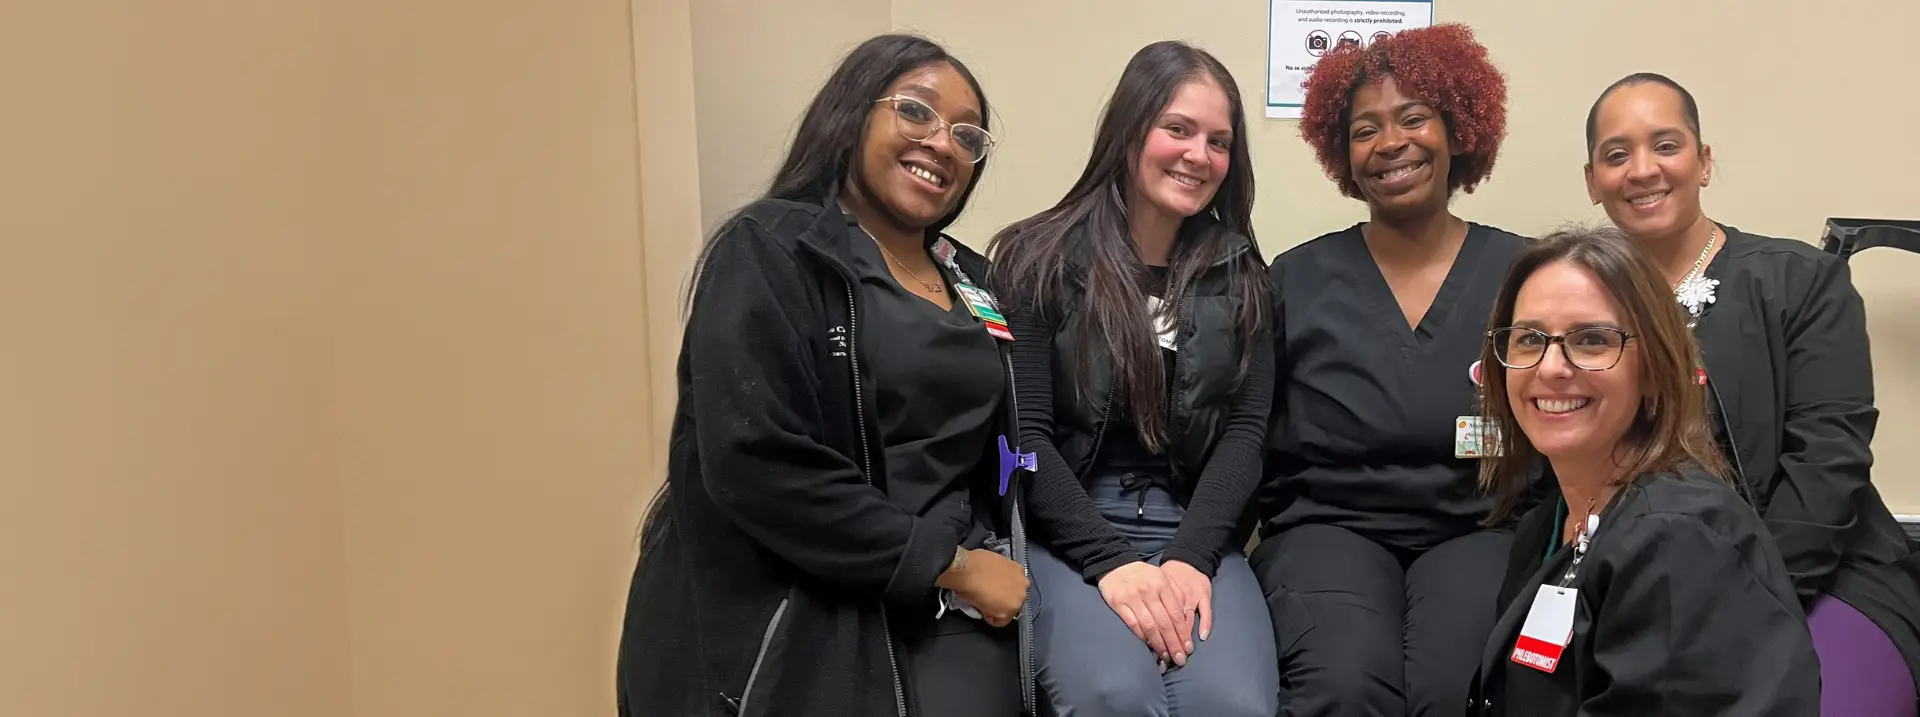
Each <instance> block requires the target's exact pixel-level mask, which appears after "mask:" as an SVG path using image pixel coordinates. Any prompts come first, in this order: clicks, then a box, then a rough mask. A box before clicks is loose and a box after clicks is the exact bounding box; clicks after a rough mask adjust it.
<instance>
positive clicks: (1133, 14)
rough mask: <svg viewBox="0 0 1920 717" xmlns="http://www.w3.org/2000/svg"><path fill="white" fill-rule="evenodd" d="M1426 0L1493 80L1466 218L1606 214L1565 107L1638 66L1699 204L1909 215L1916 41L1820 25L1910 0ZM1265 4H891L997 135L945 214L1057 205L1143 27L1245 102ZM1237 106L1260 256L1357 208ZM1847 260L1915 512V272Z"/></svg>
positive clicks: (1718, 209)
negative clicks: (1700, 138)
mask: <svg viewBox="0 0 1920 717" xmlns="http://www.w3.org/2000/svg"><path fill="white" fill-rule="evenodd" d="M1435 12H1436V14H1437V18H1436V19H1437V21H1440V22H1464V23H1466V24H1468V25H1471V26H1472V27H1473V28H1474V29H1475V30H1476V32H1477V33H1478V35H1479V37H1480V39H1481V41H1482V42H1483V43H1485V44H1486V45H1487V46H1488V47H1489V48H1490V49H1491V51H1492V53H1493V55H1494V57H1495V61H1496V62H1498V63H1499V64H1500V66H1501V67H1502V69H1504V70H1505V71H1506V72H1507V73H1508V75H1509V78H1510V88H1511V94H1512V98H1511V117H1510V120H1509V139H1508V141H1507V143H1506V145H1505V147H1504V150H1503V152H1502V154H1501V160H1500V164H1499V165H1498V167H1497V169H1496V171H1495V173H1494V177H1493V180H1492V181H1491V182H1490V183H1488V184H1486V185H1485V186H1483V187H1482V188H1481V189H1480V191H1479V192H1477V193H1476V194H1474V195H1471V196H1467V197H1464V198H1462V199H1461V200H1459V202H1458V205H1457V209H1458V211H1459V212H1460V213H1461V214H1462V215H1464V216H1466V217H1468V218H1470V219H1474V220H1476V221H1481V222H1485V223H1490V224H1494V225H1498V226H1501V227H1504V228H1506V229H1509V230H1512V231H1516V232H1521V233H1539V232H1543V231H1545V230H1548V229H1551V228H1553V227H1554V226H1555V225H1557V224H1559V223H1561V222H1564V221H1567V220H1598V219H1604V215H1603V214H1602V213H1600V212H1599V211H1598V210H1597V209H1595V208H1593V207H1590V206H1589V205H1588V204H1587V201H1586V195H1585V190H1584V188H1583V185H1582V183H1581V174H1580V167H1581V163H1582V162H1583V160H1584V154H1585V152H1584V150H1585V147H1584V144H1583V142H1584V140H1583V138H1582V132H1583V123H1584V121H1585V115H1586V111H1587V107H1588V105H1589V104H1590V103H1591V102H1592V101H1593V97H1594V96H1595V95H1596V94H1598V92H1599V91H1600V90H1601V89H1603V88H1604V87H1605V86H1606V85H1607V84H1608V83H1610V82H1612V81H1613V80H1615V79H1618V78H1619V77H1621V76H1623V75H1626V74H1628V73H1631V72H1635V71H1641V70H1653V71H1659V72H1663V73H1666V74H1669V75H1671V76H1673V77H1675V78H1676V79H1678V80H1680V81H1681V82H1682V83H1685V84H1687V85H1688V86H1689V89H1692V90H1693V91H1694V93H1695V95H1696V96H1697V97H1698V99H1699V101H1700V103H1701V106H1702V112H1703V115H1704V117H1703V120H1704V123H1705V128H1704V129H1705V134H1706V138H1707V140H1708V141H1709V142H1711V143H1713V144H1714V145H1715V152H1716V155H1715V156H1717V157H1718V158H1719V159H1720V162H1721V166H1720V169H1719V171H1718V172H1717V173H1716V175H1715V179H1716V181H1715V182H1714V186H1713V188H1712V189H1711V190H1709V191H1708V194H1707V199H1706V201H1707V202H1708V210H1709V212H1710V213H1711V214H1712V216H1714V217H1715V218H1716V219H1719V220H1721V221H1724V222H1727V223H1730V224H1733V225H1735V226H1738V227H1740V228H1742V229H1746V230H1749V231H1756V232H1761V233H1768V234H1774V235H1778V236H1788V237H1797V238H1800V239H1804V240H1808V241H1818V238H1819V237H1818V234H1819V232H1820V231H1821V227H1822V226H1823V223H1824V221H1825V219H1826V218H1827V217H1829V216H1865V217H1904V218H1910V219H1920V181H1916V180H1915V179H1914V178H1913V175H1912V172H1911V171H1910V170H1909V169H1908V168H1909V167H1911V166H1914V165H1916V164H1920V145H1916V144H1914V143H1912V142H1906V141H1902V140H1897V139H1892V137H1893V135H1890V134H1888V131H1887V130H1886V129H1884V128H1885V126H1886V125H1885V123H1886V122H1887V121H1889V120H1888V118H1893V117H1902V116H1907V115H1911V114H1913V113H1915V112H1920V100H1916V99H1915V98H1913V97H1912V96H1911V94H1910V93H1903V92H1900V91H1897V90H1894V89H1892V88H1894V87H1896V86H1899V85H1900V83H1901V82H1902V80H1901V79H1900V78H1901V77H1902V69H1901V68H1909V67H1915V66H1920V47H1916V46H1914V45H1912V44H1903V43H1895V42H1892V41H1890V40H1887V39H1879V40H1877V41H1865V42H1856V41H1843V40H1840V39H1838V38H1841V37H1843V36H1847V33H1849V32H1851V31H1849V30H1843V29H1842V28H1852V27H1862V26H1863V25H1862V23H1866V25H1865V26H1871V27H1904V26H1909V25H1913V24H1915V23H1920V6H1916V5H1914V4H1913V3H1908V2H1900V1H1898V0H1840V1H1836V2H1826V3H1799V2H1784V1H1770V2H1762V3H1738V4H1730V3H1674V2H1669V1H1667V0H1620V1H1619V2H1608V3H1515V2H1506V1H1497V0H1439V3H1438V4H1437V5H1436V10H1435ZM1726 12H1738V13H1739V14H1738V16H1737V17H1738V21H1739V23H1740V24H1742V25H1745V27H1740V26H1737V25H1736V24H1735V23H1734V22H1732V19H1733V18H1734V17H1735V16H1732V15H1721V14H1719V13H1726ZM1266 19H1267V4H1266V3H1265V2H1261V1H1258V0H1245V1H1241V2H1222V3H1202V4H1199V5H1198V6H1180V7H1179V8H1178V9H1174V8H1172V7H1170V6H1168V5H1167V4H1165V3H1160V2H1149V1H1148V0H1117V1H1116V0H1101V1H1098V2H1096V1H1094V0H1060V1H1056V2H1045V3H1036V2H1031V1H1029V0H980V1H978V2H969V3H954V2H949V1H947V0H894V3H893V20H894V23H895V25H896V26H899V27H910V28H918V29H921V30H924V31H927V32H928V33H929V34H930V35H932V36H934V37H935V38H936V39H939V40H942V41H943V42H945V43H946V44H947V45H948V46H949V47H950V49H952V50H953V51H954V52H955V53H956V54H958V55H960V56H961V58H962V59H963V60H965V61H966V62H967V63H968V64H969V65H970V66H971V67H972V68H973V69H974V71H975V72H977V73H978V74H979V75H980V77H981V81H982V82H983V83H984V84H985V85H986V88H987V93H988V95H989V97H990V99H991V100H992V102H993V103H994V105H995V107H996V108H997V109H998V110H999V112H998V117H997V118H996V121H997V122H999V123H1000V124H999V126H997V127H996V128H995V130H996V132H995V133H996V135H997V136H999V137H1000V138H1001V139H1002V144H1001V147H1000V149H999V150H997V151H996V153H995V155H994V165H993V168H992V170H991V171H990V172H988V176H987V178H986V180H985V183H984V184H982V185H981V187H980V189H979V190H978V194H977V199H976V201H975V203H974V204H973V206H972V208H971V209H970V210H969V213H968V215H967V216H966V217H965V218H964V219H962V220H961V221H960V222H958V223H957V224H955V226H954V231H955V232H956V233H957V234H958V235H959V236H960V238H961V239H963V240H965V241H967V242H969V243H972V244H973V245H975V246H982V245H984V243H985V241H986V239H987V238H988V237H989V236H991V234H992V232H993V231H994V230H995V229H997V228H999V227H1001V226H1004V225H1006V224H1008V223H1010V222H1012V221H1015V220H1017V219H1020V218H1022V217H1024V216H1027V215H1029V214H1032V213H1034V212H1037V211H1039V210H1041V209H1044V208H1046V207H1047V206H1049V205H1051V204H1052V203H1053V202H1054V201H1056V200H1057V199H1058V198H1059V195H1060V194H1061V193H1062V192H1064V191H1065V190H1066V187H1067V186H1068V185H1069V184H1070V183H1071V182H1072V181H1073V179H1074V178H1075V177H1076V176H1078V174H1079V172H1080V169H1081V166H1082V164H1083V163H1084V162H1085V160H1086V154H1087V150H1088V143H1089V141H1090V138H1091V136H1092V127H1093V122H1094V118H1095V117H1096V115H1097V113H1098V112H1099V109H1100V106H1101V104H1102V103H1103V102H1104V101H1105V99H1106V96H1107V94H1108V93H1109V92H1111V90H1112V87H1113V83H1114V82H1115V81H1116V80H1117V79H1118V77H1119V73H1120V70H1121V68H1122V67H1123V66H1124V65H1125V63H1126V61H1127V58H1128V57H1129V56H1130V55H1131V54H1132V53H1133V51H1134V50H1136V49H1138V48H1139V47H1140V46H1142V45H1145V44H1147V43H1149V42H1152V41H1155V40H1161V39H1167V38H1177V39H1185V40H1190V41H1193V42H1196V43H1198V44H1200V45H1202V46H1204V47H1206V48H1208V49H1210V50H1212V51H1213V52H1214V53H1215V54H1216V55H1218V56H1219V57H1220V58H1221V60H1222V61H1223V62H1225V63H1226V64H1227V65H1228V67H1229V68H1231V69H1232V70H1233V72H1234V75H1235V77H1236V78H1237V79H1238V80H1239V84H1240V87H1241V90H1242V92H1243V93H1245V95H1246V98H1247V100H1248V101H1249V102H1250V103H1251V104H1252V105H1253V106H1254V109H1256V110H1257V109H1258V108H1259V106H1260V105H1261V104H1263V103H1264V98H1265V89H1264V88H1265V86H1266V67H1265V57H1266V43H1267V38H1266V32H1265V29H1264V28H1265V23H1266ZM1810 37H1831V38H1835V39H1834V41H1833V42H1831V43H1826V42H1824V41H1822V42H1821V43H1817V44H1820V46H1821V47H1832V48H1835V49H1834V50H1832V52H1831V54H1825V55H1822V54H1813V53H1809V52H1807V51H1806V50H1805V49H1804V48H1807V47H1808V45H1809V38H1810ZM1855 37H1859V36H1858V35H1855ZM1867 37H1872V36H1867ZM1841 48H1844V49H1841ZM1040 68H1046V69H1045V70H1041V69H1040ZM1710 76H1711V77H1712V79H1709V77H1710ZM1847 108H1853V111H1851V112H1850V111H1848V109H1847ZM1249 121H1250V122H1252V123H1254V124H1255V125H1256V126H1255V127H1254V128H1253V129H1252V132H1251V133H1252V141H1253V159H1254V163H1255V166H1256V167H1257V168H1258V169H1257V173H1258V178H1259V191H1260V195H1259V197H1260V198H1259V201H1258V203H1257V205H1256V208H1255V211H1254V219H1255V226H1256V229H1257V231H1258V232H1259V234H1260V237H1259V238H1260V240H1261V242H1262V246H1263V247H1264V248H1265V249H1266V250H1267V251H1268V253H1270V254H1272V253H1278V252H1279V251H1281V250H1283V249H1285V248H1287V247H1289V246H1292V245H1294V244H1297V243H1300V242H1302V241H1305V240H1307V239H1310V238H1312V237H1314V236H1317V235H1319V234H1321V233H1324V232H1327V231H1332V230H1335V229H1340V228H1344V227H1345V226H1347V225H1349V224H1350V223H1352V222H1354V221H1357V220H1360V219H1362V218H1364V216H1365V209H1364V207H1363V206H1361V205H1360V204H1359V203H1358V202H1355V201H1353V200H1349V199H1345V198H1343V197H1341V196H1340V195H1339V193H1338V192H1337V191H1336V189H1335V188H1334V185H1333V183H1332V182H1330V181H1327V180H1326V179H1324V178H1323V177H1322V175H1321V174H1320V171H1319V167H1318V165H1317V164H1315V162H1314V160H1313V156H1312V153H1311V151H1310V149H1309V148H1308V147H1307V146H1306V144H1305V143H1304V142H1302V141H1301V140H1300V138H1299V134H1298V129H1297V127H1298V124H1297V122H1296V121H1294V120H1270V119H1265V118H1254V117H1250V118H1249ZM1854 264H1855V270H1856V281H1857V283H1858V285H1859V287H1860V291H1861V293H1862V294H1863V295H1865V297H1866V300H1867V303H1868V311H1869V318H1870V321H1871V331H1872V335H1873V352H1874V362H1875V378H1876V380H1877V382H1878V393H1879V396H1878V398H1879V401H1878V404H1879V406H1880V408H1881V410H1882V418H1881V424H1880V429H1879V433H1878V436H1877V439H1876V440H1875V442H1874V449H1875V452H1876V454H1877V456H1878V461H1879V467H1878V468H1877V470H1876V474H1875V480H1876V482H1877V483H1878V484H1879V486H1880V488H1881V490H1882V492H1884V493H1885V494H1886V496H1887V498H1888V501H1889V502H1890V503H1891V504H1892V505H1893V507H1894V509H1895V510H1896V511H1899V512H1907V513H1920V441H1916V440H1915V439H1916V438H1920V322H1916V320H1915V319H1914V318H1913V315H1912V312H1911V311H1909V310H1908V309H1909V307H1912V306H1914V305H1916V304H1920V287H1916V285H1914V284H1911V283H1903V282H1905V281H1906V280H1907V279H1909V278H1910V277H1912V276H1914V275H1915V274H1916V273H1920V256H1913V255H1908V254H1888V253H1886V252H1881V253H1877V254H1876V253H1869V254H1864V255H1861V256H1860V257H1859V258H1857V259H1856V260H1855V262H1854Z"/></svg>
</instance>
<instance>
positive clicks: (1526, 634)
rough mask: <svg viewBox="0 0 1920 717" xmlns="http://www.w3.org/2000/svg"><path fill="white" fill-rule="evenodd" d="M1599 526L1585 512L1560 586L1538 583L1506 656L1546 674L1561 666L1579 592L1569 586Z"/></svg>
mask: <svg viewBox="0 0 1920 717" xmlns="http://www.w3.org/2000/svg"><path fill="white" fill-rule="evenodd" d="M1599 528H1600V516H1598V515H1593V514H1588V515H1587V523H1586V525H1583V526H1581V528H1580V533H1579V535H1577V536H1575V537H1574V544H1573V551H1574V552H1573V563H1572V564H1571V565H1568V566H1567V574H1566V575H1565V576H1563V577H1561V578H1560V584H1559V585H1541V586H1540V592H1538V593H1536V594H1535V595H1534V596H1533V606H1532V607H1530V608H1528V609H1527V621H1526V622H1525V623H1524V624H1522V625H1521V627H1520V639H1519V640H1516V641H1515V642H1514V644H1513V654H1512V655H1511V656H1510V658H1509V659H1512V660H1513V661H1514V662H1516V663H1519V664H1522V665H1526V666H1527V667H1531V668H1533V669H1536V670H1539V671H1541V672H1545V673H1548V674H1552V673H1553V670H1554V668H1556V667H1559V666H1560V657H1561V654H1562V653H1564V652H1565V651H1566V649H1567V643H1569V642H1572V641H1573V612H1574V606H1575V605H1576V604H1577V603H1578V602H1579V599H1580V591H1579V590H1578V589H1575V588H1571V587H1568V586H1569V585H1571V584H1573V576H1574V575H1575V572H1576V571H1577V570H1579V568H1580V560H1581V559H1582V558H1585V557H1586V556H1587V545H1588V544H1589V543H1590V542H1591V540H1592V537H1593V532H1594V531H1595V530H1598V529H1599Z"/></svg>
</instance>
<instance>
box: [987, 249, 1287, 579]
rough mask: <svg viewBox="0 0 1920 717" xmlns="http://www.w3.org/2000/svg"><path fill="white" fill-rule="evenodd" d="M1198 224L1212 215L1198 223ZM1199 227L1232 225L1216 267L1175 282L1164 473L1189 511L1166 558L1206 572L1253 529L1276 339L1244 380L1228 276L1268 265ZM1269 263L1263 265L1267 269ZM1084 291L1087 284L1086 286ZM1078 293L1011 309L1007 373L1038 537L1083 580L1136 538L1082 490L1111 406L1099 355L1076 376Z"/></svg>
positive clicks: (1109, 380)
mask: <svg viewBox="0 0 1920 717" xmlns="http://www.w3.org/2000/svg"><path fill="white" fill-rule="evenodd" d="M1197 221H1208V220H1204V219H1199V220H1197ZM1199 231H1213V232H1228V233H1229V234H1231V235H1230V236H1228V237H1226V241H1224V242H1222V250H1221V252H1220V254H1219V256H1218V257H1217V258H1216V259H1215V261H1214V263H1213V265H1212V266H1211V267H1209V268H1208V269H1207V270H1205V271H1203V272H1202V273H1201V274H1200V275H1199V277H1197V278H1196V279H1195V280H1194V282H1193V283H1192V285H1190V286H1186V287H1177V286H1170V287H1168V291H1167V295H1168V296H1169V297H1173V296H1179V297H1181V298H1180V302H1179V305H1178V308H1177V311H1176V316H1175V338H1174V342H1175V346H1176V347H1177V350H1176V351H1175V352H1174V361H1173V373H1172V374H1171V375H1170V376H1168V382H1167V383H1168V393H1169V396H1168V399H1169V400H1168V410H1169V419H1170V420H1169V421H1168V424H1167V425H1168V435H1169V437H1170V438H1171V439H1172V440H1170V441H1169V442H1168V445H1169V448H1168V459H1169V463H1170V465H1169V469H1170V471H1171V474H1172V477H1173V479H1174V481H1175V483H1176V485H1175V486H1173V488H1174V490H1175V491H1176V492H1177V493H1181V494H1183V495H1187V496H1189V498H1188V503H1187V512H1186V515H1185V517H1184V518H1182V520H1181V522H1180V527H1179V529H1178V532H1176V533H1175V535H1174V539H1173V542H1172V543H1171V544H1169V545H1168V546H1167V549H1166V551H1165V552H1163V553H1162V557H1163V559H1164V560H1180V561H1182V562H1185V563H1187V564H1189V565H1191V566H1193V568H1194V569H1195V570H1198V571H1200V572H1201V573H1202V574H1204V575H1207V576H1208V577H1212V576H1213V574H1214V571H1215V570H1216V569H1217V568H1218V567H1219V564H1220V556H1221V554H1222V551H1223V550H1225V549H1226V548H1227V547H1229V546H1230V545H1232V544H1233V542H1234V540H1235V539H1240V540H1242V541H1244V539H1245V537H1246V536H1247V535H1249V534H1250V533H1251V525H1250V524H1248V523H1246V522H1245V521H1244V520H1243V519H1244V518H1245V517H1246V516H1247V513H1246V505H1247V501H1248V500H1249V499H1250V498H1251V496H1252V495H1253V490H1254V488H1255V487H1256V486H1257V485H1258V483H1259V478H1260V466H1261V460H1262V458H1263V456H1262V450H1263V444H1264V443H1265V442H1266V435H1267V416H1268V411H1269V409H1270V408H1271V406H1272V403H1273V336H1272V332H1271V331H1270V330H1265V329H1263V330H1261V331H1260V332H1258V334H1257V335H1256V336H1255V337H1254V339H1253V340H1254V345H1253V352H1254V355H1253V360H1252V363H1251V365H1250V366H1249V368H1248V371H1247V376H1246V378H1245V380H1244V381H1241V382H1239V383H1238V384H1237V385H1236V379H1237V378H1238V377H1239V369H1240V353H1239V342H1238V341H1237V340H1236V339H1235V336H1234V334H1235V331H1236V328H1235V325H1234V321H1233V314H1234V309H1235V307H1236V304H1237V302H1238V299H1237V298H1236V297H1235V295H1234V294H1233V292H1232V291H1231V286H1230V281H1229V277H1230V275H1231V274H1232V272H1233V264H1234V262H1237V261H1253V262H1259V263H1262V264H1264V262H1263V261H1262V260H1261V259H1260V257H1259V256H1258V255H1257V254H1256V255H1253V256H1248V255H1249V254H1250V253H1251V252H1252V251H1253V242H1252V241H1251V240H1249V239H1247V238H1246V237H1244V236H1241V235H1239V234H1237V233H1232V230H1230V229H1227V228H1226V227H1225V226H1222V225H1220V224H1218V223H1216V222H1211V221H1208V223H1207V224H1206V225H1204V226H1202V227H1201V228H1199ZM1262 268H1263V269H1264V266H1263V267H1262ZM1082 288H1084V287H1082ZM1084 300H1085V295H1084V294H1080V295H1078V296H1072V297H1068V300H1067V301H1064V302H1062V306H1063V307H1064V309H1062V310H1059V311H1058V312H1057V313H1058V316H1048V317H1041V316H1039V315H1037V314H1036V312H1033V311H1030V310H1024V309H1023V308H1022V307H1010V308H1012V311H1011V312H1009V314H1008V316H1007V320H1008V322H1009V324H1011V327H1012V330H1013V335H1014V338H1015V339H1016V340H1015V341H1014V344H1013V349H1012V351H1013V372H1014V381H1015V383H1016V384H1017V385H1018V387H1019V390H1020V395H1021V397H1022V402H1021V404H1020V424H1021V430H1022V432H1023V436H1022V440H1021V445H1022V446H1023V447H1024V448H1025V449H1026V450H1030V451H1033V452H1034V453H1035V454H1037V456H1038V464H1039V472H1038V473H1036V474H1035V475H1034V478H1033V481H1032V492H1031V494H1030V496H1029V499H1028V513H1029V516H1030V519H1031V523H1032V526H1033V530H1034V535H1035V538H1036V539H1038V540H1040V541H1041V542H1042V543H1044V544H1045V545H1048V546H1050V547H1052V548H1054V549H1056V550H1059V551H1061V553H1063V554H1064V555H1065V556H1066V558H1067V559H1068V560H1069V561H1071V562H1073V563H1074V564H1075V565H1077V566H1079V567H1080V571H1081V575H1082V576H1083V577H1084V578H1085V579H1086V580H1087V581H1088V582H1098V581H1099V579H1100V578H1101V577H1102V576H1104V575H1106V574H1107V573H1109V572H1112V571H1113V569H1114V568H1118V567H1120V566H1122V565H1125V564H1127V563H1129V562H1133V561H1135V560H1137V559H1138V557H1137V554H1136V553H1135V552H1134V550H1133V547H1132V545H1131V544H1130V543H1129V542H1128V541H1127V539H1126V537H1125V536H1123V535H1121V534H1120V531H1119V530H1118V529H1117V528H1114V527H1113V525H1112V524H1110V523H1108V522H1107V521H1106V519H1105V518H1104V517H1102V516H1101V515H1100V511H1099V509H1098V508H1096V507H1095V506H1094V504H1093V500H1092V499H1091V498H1089V497H1088V495H1087V489H1086V486H1085V484H1084V483H1083V482H1082V481H1083V480H1084V479H1086V478H1087V477H1088V476H1089V475H1090V472H1091V471H1092V469H1093V468H1094V466H1095V464H1096V461H1095V458H1096V457H1097V456H1098V454H1099V451H1100V443H1101V440H1102V438H1103V436H1104V434H1105V431H1106V429H1107V417H1108V415H1109V414H1111V413H1112V412H1113V411H1114V410H1115V409H1116V405H1115V401H1116V400H1117V399H1116V397H1115V389H1114V386H1115V383H1116V381H1115V378H1114V376H1113V373H1112V369H1111V364H1110V363H1109V362H1108V361H1107V360H1106V359H1105V358H1104V354H1100V353H1098V352H1096V359H1095V360H1094V361H1092V362H1091V365H1090V367H1089V370H1090V371H1091V372H1092V375H1091V379H1092V380H1091V381H1087V380H1086V379H1087V378H1088V377H1083V376H1081V375H1078V374H1076V373H1074V372H1073V371H1072V370H1071V367H1075V366H1077V365H1078V358H1079V354H1078V353H1077V351H1078V348H1077V346H1078V342H1079V340H1080V329H1079V322H1080V321H1081V320H1082V317H1083V315H1084V314H1083V306H1084ZM1083 385H1084V386H1107V387H1108V388H1107V391H1106V394H1105V396H1104V398H1103V399H1101V398H1099V397H1096V400H1097V401H1098V402H1099V403H1100V405H1098V406H1094V407H1089V406H1087V404H1086V403H1085V402H1082V401H1081V400H1079V398H1080V397H1079V391H1078V390H1076V389H1077V387H1080V386H1083Z"/></svg>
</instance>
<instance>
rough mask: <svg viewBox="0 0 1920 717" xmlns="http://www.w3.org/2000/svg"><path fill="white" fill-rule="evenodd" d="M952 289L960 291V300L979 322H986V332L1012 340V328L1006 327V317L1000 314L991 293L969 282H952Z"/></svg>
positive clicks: (1004, 339)
mask: <svg viewBox="0 0 1920 717" xmlns="http://www.w3.org/2000/svg"><path fill="white" fill-rule="evenodd" d="M953 290H954V291H957V292H960V301H962V302H963V303H965V304H966V305H967V310H968V311H971V312H973V315H974V316H976V317H979V319H980V323H982V324H986V326H987V333H989V334H993V336H994V338H997V339H1001V340H1003V341H1012V340H1013V330H1012V329H1009V328H1007V319H1006V317H1004V316H1001V315H1000V308H999V306H997V305H995V304H994V301H993V295H992V294H989V293H987V292H986V290H985V289H981V288H979V287H977V286H973V285H970V284H954V285H953Z"/></svg>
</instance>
